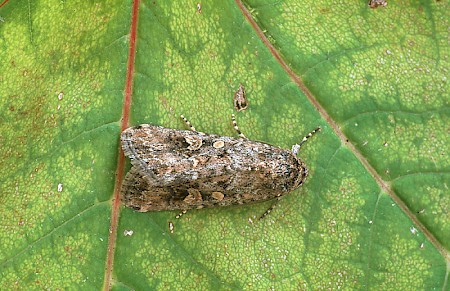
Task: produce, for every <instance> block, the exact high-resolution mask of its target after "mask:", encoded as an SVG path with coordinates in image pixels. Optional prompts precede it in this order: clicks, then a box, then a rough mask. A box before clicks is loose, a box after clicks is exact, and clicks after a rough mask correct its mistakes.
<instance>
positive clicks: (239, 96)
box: [233, 84, 248, 112]
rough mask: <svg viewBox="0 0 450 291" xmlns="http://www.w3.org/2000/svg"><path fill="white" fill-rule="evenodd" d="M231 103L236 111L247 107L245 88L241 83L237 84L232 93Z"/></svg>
mask: <svg viewBox="0 0 450 291" xmlns="http://www.w3.org/2000/svg"><path fill="white" fill-rule="evenodd" d="M233 105H234V109H236V111H238V112H239V111H242V110H245V109H247V107H248V100H247V96H246V95H245V88H244V85H242V84H239V88H238V90H237V91H236V92H235V93H234V96H233Z"/></svg>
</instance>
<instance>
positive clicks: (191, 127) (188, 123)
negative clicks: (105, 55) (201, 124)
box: [180, 114, 196, 131]
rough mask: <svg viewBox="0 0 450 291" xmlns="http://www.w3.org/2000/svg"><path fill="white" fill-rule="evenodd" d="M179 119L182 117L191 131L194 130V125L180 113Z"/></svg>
mask: <svg viewBox="0 0 450 291" xmlns="http://www.w3.org/2000/svg"><path fill="white" fill-rule="evenodd" d="M180 117H181V119H183V121H184V123H186V125H187V126H188V127H189V128H190V129H191V130H192V131H196V130H195V127H194V126H193V125H192V124H191V123H190V122H189V120H187V118H186V117H184V115H183V114H181V115H180Z"/></svg>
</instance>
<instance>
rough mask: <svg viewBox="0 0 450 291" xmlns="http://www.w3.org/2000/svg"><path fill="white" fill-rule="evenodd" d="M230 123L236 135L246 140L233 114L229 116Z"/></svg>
mask: <svg viewBox="0 0 450 291" xmlns="http://www.w3.org/2000/svg"><path fill="white" fill-rule="evenodd" d="M231 121H232V122H233V127H234V130H236V132H237V134H238V135H239V136H240V137H242V138H246V137H245V135H244V134H243V133H242V132H241V130H240V129H239V127H238V125H237V122H236V117H235V116H234V114H231Z"/></svg>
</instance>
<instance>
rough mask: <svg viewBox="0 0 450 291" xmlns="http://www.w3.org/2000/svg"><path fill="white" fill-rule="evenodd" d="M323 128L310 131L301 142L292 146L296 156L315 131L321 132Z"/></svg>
mask: <svg viewBox="0 0 450 291" xmlns="http://www.w3.org/2000/svg"><path fill="white" fill-rule="evenodd" d="M320 130H321V128H320V127H318V128H316V129H314V130H313V131H311V132H310V133H308V134H307V135H306V136H305V137H304V138H303V139H302V141H301V142H300V143H298V144H295V145H293V146H292V153H293V154H294V156H296V155H297V154H298V151H299V150H300V147H301V146H302V145H303V144H304V143H305V142H306V141H307V140H308V139H309V138H310V137H311V136H313V135H314V134H315V133H317V132H319V131H320Z"/></svg>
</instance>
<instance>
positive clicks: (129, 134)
mask: <svg viewBox="0 0 450 291" xmlns="http://www.w3.org/2000/svg"><path fill="white" fill-rule="evenodd" d="M181 117H182V118H183V119H184V120H185V122H186V124H187V125H188V126H190V127H191V131H189V130H177V129H170V128H164V127H161V126H156V125H150V124H142V125H138V126H135V127H130V128H127V129H126V130H124V131H123V132H122V134H121V143H122V148H123V150H124V153H125V155H126V156H127V157H129V158H130V159H131V165H132V167H131V169H130V171H129V172H128V173H127V175H126V177H125V179H124V181H123V184H122V189H121V195H122V201H123V203H124V204H125V205H126V206H128V207H130V208H132V209H134V210H136V211H140V212H146V211H161V210H188V209H198V208H207V207H218V206H229V205H238V204H247V203H252V202H258V201H265V200H269V199H273V198H276V197H281V196H282V195H284V194H286V193H288V192H291V191H293V190H295V189H297V188H298V187H300V186H301V185H302V184H303V182H304V181H305V178H306V177H307V175H308V169H307V168H306V165H305V164H304V163H303V162H302V161H301V160H300V159H299V158H298V157H297V156H296V155H297V152H298V150H299V148H300V146H301V145H302V144H303V143H304V142H305V141H306V140H307V139H308V138H309V137H311V136H312V135H313V134H314V133H315V132H317V131H319V130H320V128H317V129H315V130H314V131H312V132H311V133H309V134H308V135H307V136H306V137H304V138H303V140H302V141H301V142H300V143H299V144H297V145H294V146H293V148H292V150H291V151H290V150H285V149H281V148H278V147H276V146H272V145H269V144H266V143H263V142H258V141H252V140H248V139H246V138H245V137H244V135H243V134H242V133H241V132H240V130H239V128H238V127H237V125H236V122H235V119H234V116H233V125H234V128H235V129H236V131H237V132H238V133H239V135H240V137H239V138H233V137H228V136H220V135H215V134H205V133H202V132H198V131H195V128H194V127H193V126H192V125H191V124H190V123H189V121H187V120H186V119H185V118H184V116H181Z"/></svg>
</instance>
